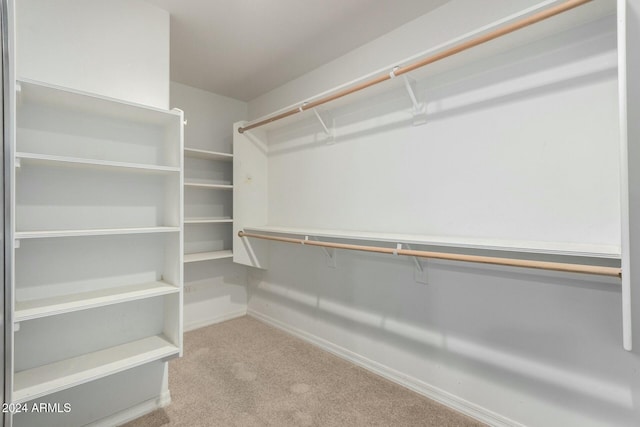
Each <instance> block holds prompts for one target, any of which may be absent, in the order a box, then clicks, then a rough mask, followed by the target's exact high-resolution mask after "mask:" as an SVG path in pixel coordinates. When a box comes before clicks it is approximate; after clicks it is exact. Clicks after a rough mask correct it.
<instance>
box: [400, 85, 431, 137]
mask: <svg viewBox="0 0 640 427" xmlns="http://www.w3.org/2000/svg"><path fill="white" fill-rule="evenodd" d="M402 80H404V87H405V89H407V93H408V94H409V98H410V99H411V103H412V104H413V108H412V110H411V114H412V115H413V125H414V126H419V125H423V124H425V123H426V122H427V103H426V102H418V98H416V94H415V91H414V90H413V86H412V82H410V81H409V78H408V77H407V76H402Z"/></svg>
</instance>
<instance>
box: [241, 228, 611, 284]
mask: <svg viewBox="0 0 640 427" xmlns="http://www.w3.org/2000/svg"><path fill="white" fill-rule="evenodd" d="M238 236H239V237H252V238H255V239H264V240H273V241H276V242H285V243H297V244H301V245H309V246H321V247H324V248H334V249H350V250H355V251H364V252H376V253H382V254H393V255H406V256H413V257H420V258H432V259H444V260H450V261H463V262H476V263H480V264H493V265H504V266H508V267H524V268H536V269H541V270H553V271H563V272H566V273H584V274H594V275H597V276H611V277H618V278H620V277H622V273H621V269H620V268H619V267H606V266H601V265H585V264H567V263H560V262H549V261H534V260H529V259H512V258H499V257H488V256H480V255H464V254H453V253H446V252H428V251H417V250H413V249H401V248H385V247H380V246H364V245H352V244H347V243H333V242H320V241H317V240H307V239H305V240H302V239H293V238H290V237H277V236H269V235H266V234H256V233H245V232H244V231H239V232H238Z"/></svg>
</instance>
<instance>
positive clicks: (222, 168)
mask: <svg viewBox="0 0 640 427" xmlns="http://www.w3.org/2000/svg"><path fill="white" fill-rule="evenodd" d="M184 155H185V182H184V185H185V208H184V209H185V219H184V224H185V242H184V245H185V255H184V262H185V263H192V262H201V261H210V260H216V259H225V258H231V257H233V253H232V251H231V231H232V228H231V227H232V225H233V218H232V206H231V198H232V192H231V190H233V183H232V175H233V154H229V153H220V152H216V151H210V150H203V149H196V148H185V150H184Z"/></svg>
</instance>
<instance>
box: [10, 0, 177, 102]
mask: <svg viewBox="0 0 640 427" xmlns="http://www.w3.org/2000/svg"><path fill="white" fill-rule="evenodd" d="M16 25H17V34H16V62H17V70H16V74H17V76H18V78H29V79H33V80H38V81H43V82H47V83H52V84H56V85H60V86H65V87H71V88H75V89H79V90H82V91H87V92H92V93H97V94H100V95H105V96H109V97H112V98H117V99H123V100H127V101H131V102H136V103H140V104H144V105H151V106H155V107H159V108H168V106H169V14H168V13H167V12H166V11H164V10H161V9H159V8H157V7H155V6H151V5H149V4H147V3H145V2H143V1H140V0H135V1H131V0H111V1H101V0H56V1H50V0H18V1H16Z"/></svg>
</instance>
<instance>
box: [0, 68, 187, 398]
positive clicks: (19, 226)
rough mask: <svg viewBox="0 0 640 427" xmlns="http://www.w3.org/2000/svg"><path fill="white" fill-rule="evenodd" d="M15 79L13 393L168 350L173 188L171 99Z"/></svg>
mask: <svg viewBox="0 0 640 427" xmlns="http://www.w3.org/2000/svg"><path fill="white" fill-rule="evenodd" d="M16 88H17V96H16V99H17V106H16V139H15V143H14V144H15V146H14V147H13V153H14V157H13V164H14V166H15V167H14V168H13V180H12V183H13V186H14V188H13V191H12V201H13V203H12V211H13V218H14V221H13V230H12V234H13V238H12V240H13V242H14V245H13V251H12V264H13V265H12V283H11V294H12V295H13V301H12V304H11V311H10V319H11V322H12V323H13V333H12V334H11V337H10V339H9V340H8V342H10V346H11V357H10V360H9V363H10V366H11V369H9V372H10V373H11V375H10V377H9V378H7V381H9V383H10V387H9V388H8V389H9V396H7V401H8V402H13V403H19V402H26V401H29V400H32V399H36V398H39V397H42V396H45V395H48V394H50V393H54V392H57V391H60V390H64V389H67V388H70V387H74V386H77V385H80V384H83V383H86V382H89V381H93V380H96V379H99V378H103V377H105V376H108V375H111V374H114V373H117V372H121V371H124V370H127V369H130V368H133V367H136V366H139V365H142V364H145V363H148V362H152V361H157V360H164V359H167V358H170V357H175V356H178V355H179V354H180V353H181V351H182V350H181V349H182V288H183V270H182V269H183V267H182V266H183V260H182V254H183V226H182V222H183V208H182V206H183V188H184V187H183V182H184V180H183V173H182V170H183V153H182V150H183V148H182V138H183V137H182V135H183V134H182V123H183V117H182V116H183V115H182V112H181V111H179V110H174V111H165V110H161V109H157V108H152V107H147V106H142V105H136V104H132V103H127V102H121V101H118V100H114V99H109V98H105V97H102V96H97V95H92V94H87V93H82V92H78V91H75V90H70V89H66V88H61V87H56V86H53V85H49V84H44V83H40V82H35V81H30V80H19V81H18V82H17V84H16ZM36 266H37V267H36Z"/></svg>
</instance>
